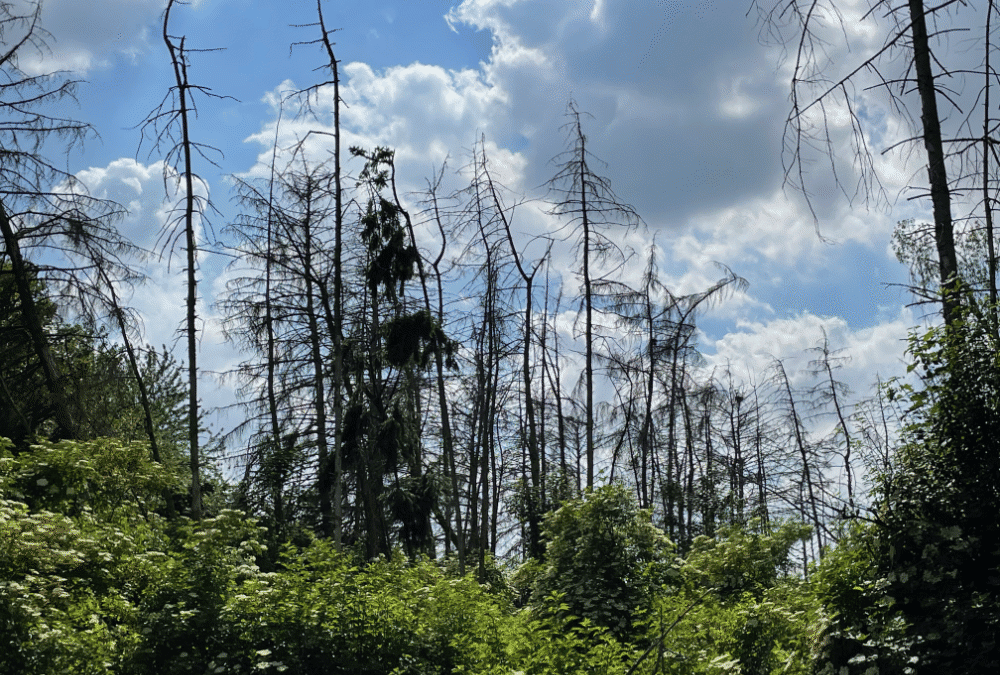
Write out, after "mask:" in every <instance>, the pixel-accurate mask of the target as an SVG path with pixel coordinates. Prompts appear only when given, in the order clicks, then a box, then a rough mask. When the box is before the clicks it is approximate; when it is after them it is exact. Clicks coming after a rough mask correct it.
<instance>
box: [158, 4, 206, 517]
mask: <svg viewBox="0 0 1000 675" xmlns="http://www.w3.org/2000/svg"><path fill="white" fill-rule="evenodd" d="M173 7H174V0H170V1H169V2H168V3H167V10H166V12H165V13H164V15H163V41H164V43H166V45H167V50H168V51H169V52H170V59H171V63H172V65H173V69H174V81H175V83H176V89H177V100H178V110H177V116H178V119H179V120H180V123H181V141H180V150H181V154H182V156H183V162H184V172H183V181H184V190H185V195H184V242H185V246H184V248H185V254H186V258H187V269H186V273H187V323H186V326H187V327H186V331H185V332H186V333H187V350H188V445H189V446H190V448H189V451H190V460H191V461H190V467H191V517H192V518H194V519H195V520H199V519H200V518H201V514H202V504H201V453H200V452H199V438H198V436H199V429H198V421H199V419H198V418H199V417H200V415H199V411H198V332H197V331H198V323H197V322H198V314H197V301H198V277H197V271H198V245H197V240H196V235H195V227H194V225H195V224H194V216H195V212H196V210H197V209H196V206H195V194H194V170H193V168H192V166H191V161H192V155H193V146H192V142H191V129H190V119H189V117H190V108H189V102H188V90H189V88H190V86H191V85H190V84H189V83H188V76H187V57H186V56H185V54H184V38H183V37H182V38H181V39H180V42H179V43H178V44H176V45H175V44H174V42H173V39H172V38H171V37H170V35H169V34H168V32H167V31H168V24H169V22H170V11H171V10H172V9H173Z"/></svg>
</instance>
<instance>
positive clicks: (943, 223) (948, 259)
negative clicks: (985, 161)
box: [909, 0, 989, 325]
mask: <svg viewBox="0 0 1000 675" xmlns="http://www.w3.org/2000/svg"><path fill="white" fill-rule="evenodd" d="M909 7H910V21H911V33H912V38H913V65H914V70H915V71H916V77H917V91H918V92H919V93H920V107H921V114H920V119H921V122H922V123H923V128H924V134H923V135H924V148H925V149H926V150H927V177H928V179H929V180H930V184H931V202H932V203H933V205H934V241H935V242H936V244H937V252H938V267H939V269H940V274H941V289H942V292H943V296H942V307H943V311H944V320H945V323H946V324H948V325H951V324H952V323H953V322H954V321H955V320H956V319H957V318H958V316H957V313H956V311H957V309H958V305H959V302H960V300H961V296H960V289H959V288H958V286H957V285H956V284H958V283H960V281H959V278H958V258H957V256H956V254H955V233H954V224H953V222H952V216H951V190H950V188H949V187H948V170H947V167H946V166H945V159H944V144H943V143H942V141H941V118H940V117H939V115H938V108H937V92H936V90H935V85H934V72H933V70H932V69H931V49H930V43H929V41H928V36H927V21H926V17H925V10H924V3H923V0H909ZM987 51H989V49H987Z"/></svg>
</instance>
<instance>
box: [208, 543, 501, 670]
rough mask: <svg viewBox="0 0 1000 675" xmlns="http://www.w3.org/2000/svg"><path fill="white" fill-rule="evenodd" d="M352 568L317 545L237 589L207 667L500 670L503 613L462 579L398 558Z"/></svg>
mask: <svg viewBox="0 0 1000 675" xmlns="http://www.w3.org/2000/svg"><path fill="white" fill-rule="evenodd" d="M354 562H355V561H354V559H353V558H352V557H351V555H350V554H347V553H339V552H337V551H336V550H334V547H333V545H332V543H330V542H329V541H325V540H318V541H315V542H313V543H312V544H311V545H309V546H308V547H306V548H305V549H303V550H302V551H296V550H294V549H291V548H289V549H287V550H286V552H285V555H284V557H283V563H284V569H283V571H281V572H278V573H273V574H260V575H257V576H256V577H255V578H253V579H248V580H247V582H245V583H244V584H242V585H241V586H240V588H239V589H238V590H237V591H236V593H234V594H233V595H232V596H231V598H230V599H229V601H228V603H227V604H226V607H225V609H224V611H223V620H224V622H225V623H226V624H227V625H228V626H231V630H233V631H234V634H233V636H232V639H231V641H230V643H229V647H228V648H227V649H226V658H225V659H223V658H218V659H216V661H217V662H218V664H219V665H220V666H222V665H223V664H224V665H225V667H226V670H225V671H223V672H227V673H230V672H231V673H236V672H251V671H253V672H284V671H285V670H287V671H288V672H291V673H296V674H301V675H309V674H311V673H316V674H320V673H322V674H328V673H329V674H335V673H384V674H385V675H389V674H390V673H391V674H394V675H395V674H399V675H403V674H410V673H412V674H416V673H427V674H432V673H452V672H456V673H460V672H468V673H489V672H493V671H492V670H491V669H492V668H494V667H498V666H499V665H500V664H502V663H503V661H504V658H503V644H502V640H501V625H502V620H503V616H504V615H505V607H503V606H502V605H501V604H500V603H499V602H498V601H497V600H496V598H495V597H494V596H492V595H490V594H489V593H488V592H486V590H485V589H483V588H482V587H480V586H479V585H478V584H477V583H476V582H475V581H474V580H473V579H472V578H471V577H465V578H460V579H455V578H451V577H449V576H448V575H446V574H445V573H444V571H443V570H442V569H441V568H440V567H439V566H438V565H437V564H436V563H433V562H431V561H420V562H415V563H408V562H407V561H406V560H405V559H404V558H402V557H401V556H398V555H397V556H395V557H393V558H392V559H391V560H385V559H379V560H376V561H374V562H371V563H368V564H364V565H360V566H359V565H355V564H354ZM498 672H504V671H502V670H501V671H498Z"/></svg>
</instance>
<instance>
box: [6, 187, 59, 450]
mask: <svg viewBox="0 0 1000 675" xmlns="http://www.w3.org/2000/svg"><path fill="white" fill-rule="evenodd" d="M0 233H2V234H3V242H4V247H5V248H6V250H7V257H9V258H10V266H11V272H13V274H14V284H15V286H16V288H17V294H18V296H20V304H21V316H22V317H24V324H25V328H27V330H28V335H30V336H31V346H32V348H33V349H34V350H35V355H36V356H37V357H38V362H39V363H40V364H41V366H42V373H43V374H44V375H45V385H46V387H47V388H48V390H49V394H51V395H52V401H53V404H54V406H55V416H56V423H57V424H58V425H59V426H58V429H57V431H56V436H57V437H59V438H76V437H77V436H78V435H79V427H78V425H77V422H76V420H75V419H74V416H73V411H72V409H71V408H70V406H69V400H68V398H67V396H66V387H65V385H64V384H63V379H62V374H61V373H60V372H59V366H58V364H56V361H55V358H53V356H52V350H51V349H50V348H49V341H48V339H47V338H46V336H45V327H44V326H43V325H42V320H41V317H40V316H39V314H38V307H37V305H36V304H35V297H34V295H33V294H32V290H31V274H30V273H29V271H28V266H27V264H26V263H25V262H24V257H23V256H22V255H21V245H20V242H18V240H17V235H16V234H15V233H14V227H13V225H12V224H11V222H10V216H9V215H8V214H7V209H6V208H5V207H4V205H3V202H0Z"/></svg>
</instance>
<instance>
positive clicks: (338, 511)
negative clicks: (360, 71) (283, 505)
mask: <svg viewBox="0 0 1000 675" xmlns="http://www.w3.org/2000/svg"><path fill="white" fill-rule="evenodd" d="M316 13H317V15H318V16H319V28H320V32H321V33H322V36H323V38H322V39H323V47H324V48H325V49H326V54H327V59H328V61H329V64H330V71H331V72H332V74H333V195H334V209H335V212H334V235H333V323H334V331H333V335H332V338H333V541H334V545H335V546H336V547H337V550H340V547H341V545H342V540H343V537H344V535H343V528H344V504H343V502H344V494H343V490H344V487H343V486H344V467H343V443H344V430H343V426H344V419H343V418H344V401H343V393H342V392H343V388H344V354H343V351H344V348H343V340H344V281H343V253H344V245H343V230H344V204H343V188H342V186H341V175H340V172H341V169H340V67H339V66H338V61H337V57H336V56H335V55H334V53H333V44H332V43H331V42H330V31H328V30H327V28H326V22H325V21H324V19H323V4H322V0H316Z"/></svg>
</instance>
